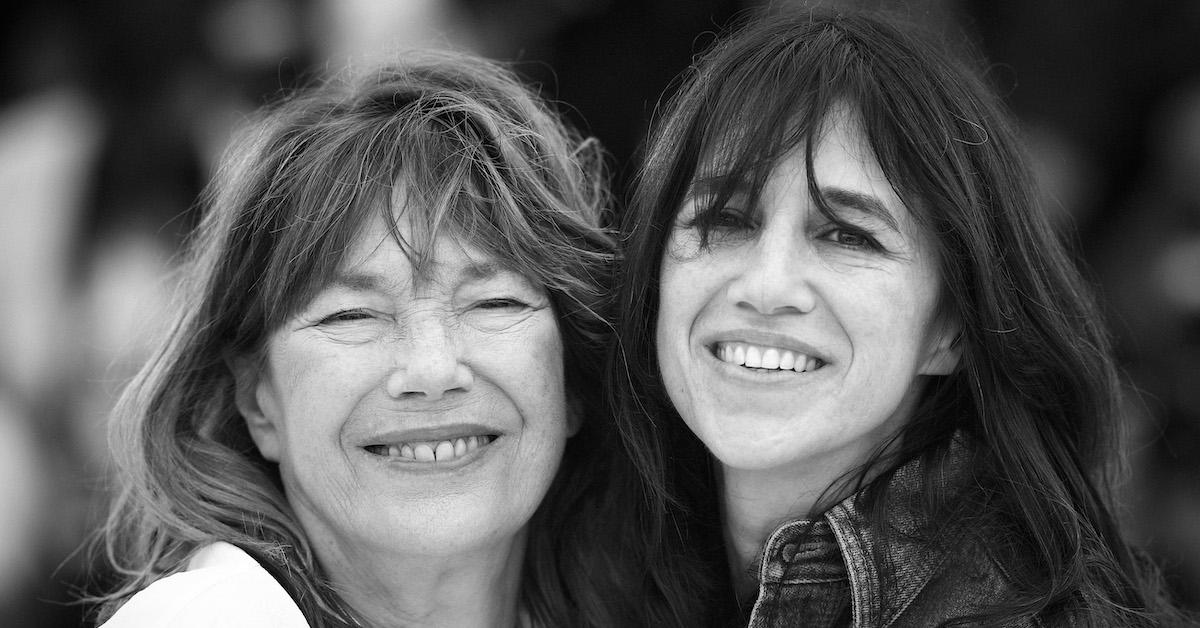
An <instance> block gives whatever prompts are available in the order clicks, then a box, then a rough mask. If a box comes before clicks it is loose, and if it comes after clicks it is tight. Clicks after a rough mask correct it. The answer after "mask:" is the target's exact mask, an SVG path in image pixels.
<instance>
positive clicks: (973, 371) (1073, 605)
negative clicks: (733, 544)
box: [609, 10, 1167, 626]
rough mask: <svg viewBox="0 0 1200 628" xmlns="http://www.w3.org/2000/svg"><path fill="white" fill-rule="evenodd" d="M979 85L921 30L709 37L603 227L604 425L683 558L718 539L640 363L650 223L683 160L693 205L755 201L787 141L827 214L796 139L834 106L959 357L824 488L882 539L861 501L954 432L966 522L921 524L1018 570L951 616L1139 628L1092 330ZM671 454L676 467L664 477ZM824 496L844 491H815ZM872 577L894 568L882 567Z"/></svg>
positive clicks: (659, 230)
mask: <svg viewBox="0 0 1200 628" xmlns="http://www.w3.org/2000/svg"><path fill="white" fill-rule="evenodd" d="M982 76H983V74H982V73H981V72H979V71H978V70H977V69H975V67H974V66H973V65H971V64H969V63H967V62H965V61H961V60H958V59H956V58H955V57H954V56H952V55H947V53H946V51H945V50H944V49H942V48H940V47H939V46H937V45H935V44H934V43H932V40H931V39H927V38H925V37H924V36H923V35H919V34H917V33H916V32H915V31H913V30H911V29H909V28H907V27H904V26H900V25H898V23H896V22H894V21H892V20H891V19H890V18H886V17H882V16H876V15H870V14H854V13H829V14H826V13H820V12H812V11H808V10H805V11H804V12H803V13H796V14H790V13H786V12H775V13H772V14H769V15H766V16H758V17H756V18H751V19H748V20H747V21H746V22H745V23H744V24H741V25H740V28H739V29H738V30H736V32H733V33H732V34H727V36H725V37H723V38H721V39H719V40H718V42H717V44H716V45H715V46H714V47H713V48H712V49H711V50H709V51H708V52H707V53H705V54H704V55H703V56H702V57H701V58H700V60H699V61H698V62H697V64H696V65H695V66H694V67H692V68H691V69H690V71H689V72H688V74H687V75H686V76H685V78H684V79H683V81H682V84H681V86H680V88H679V90H678V91H677V93H676V94H675V95H674V97H673V98H672V99H671V100H670V102H669V103H668V104H667V106H666V107H665V111H664V112H663V113H662V114H661V116H660V118H659V119H658V121H657V123H656V128H655V131H654V133H653V135H652V137H651V139H650V141H649V143H648V145H647V147H646V148H645V154H644V160H643V165H642V169H641V171H640V173H639V177H638V180H637V185H636V189H635V193H634V197H633V200H632V205H631V207H630V210H629V211H628V213H627V214H626V216H625V217H624V220H623V224H622V233H623V235H624V237H626V238H627V247H626V251H625V259H624V261H623V262H622V268H621V270H620V272H619V274H618V284H617V285H618V293H617V294H618V299H617V306H618V308H619V310H618V311H619V312H620V322H619V327H618V334H619V336H620V337H621V338H622V340H623V343H624V346H623V347H621V348H620V349H619V350H618V351H614V352H611V353H610V362H609V363H610V370H611V373H610V377H611V378H613V381H614V384H615V385H614V389H613V392H612V395H613V403H614V404H615V407H617V408H618V410H617V414H618V422H619V423H620V427H621V430H622V434H623V436H624V437H625V439H626V441H627V443H628V445H629V447H630V449H631V450H632V451H633V452H635V454H634V455H636V456H638V458H639V464H640V465H641V467H642V468H643V469H646V470H647V474H648V476H647V480H646V481H647V482H648V483H649V484H650V485H652V486H658V487H661V488H663V489H664V490H661V491H659V492H658V493H657V498H658V500H659V503H660V504H662V505H660V506H659V510H658V511H659V512H660V513H662V512H668V511H671V510H670V507H671V505H674V506H675V507H676V508H677V509H678V508H683V509H684V510H685V511H687V512H688V513H689V514H690V515H692V518H693V519H692V520H693V529H694V530H695V532H694V535H695V536H696V538H697V539H698V542H696V543H691V544H689V545H690V546H691V547H696V546H701V547H707V548H710V549H711V548H714V547H719V541H717V540H716V536H715V535H716V532H714V527H715V526H717V525H719V524H718V523H714V522H713V521H712V519H715V518H716V515H715V513H716V512H717V509H716V507H715V502H714V501H713V498H712V494H714V493H715V492H716V487H715V484H714V481H713V471H712V469H711V468H710V467H709V465H710V464H711V463H710V462H708V461H705V460H704V458H705V454H704V453H703V446H702V444H701V443H699V441H698V440H697V439H696V438H695V437H694V436H693V435H691V434H690V432H689V431H688V429H687V427H686V425H685V424H684V423H683V422H682V420H681V419H680V418H679V416H678V414H677V412H676V411H675V409H674V407H673V406H672V404H671V402H670V399H669V398H668V397H667V395H666V392H665V390H664V388H663V385H662V380H661V377H660V374H659V371H658V365H657V362H658V361H657V356H656V354H655V344H654V321H655V320H656V319H657V311H658V303H659V300H660V299H661V298H669V296H670V295H664V294H660V292H659V288H658V283H659V282H658V280H659V271H660V265H661V263H662V257H663V255H664V247H665V243H666V239H667V236H668V235H669V233H670V230H671V229H670V225H671V223H672V220H673V219H674V217H675V214H676V212H677V211H678V210H679V208H680V207H681V205H682V203H683V200H684V195H685V193H686V190H687V189H688V186H689V184H690V182H691V181H692V179H693V177H695V176H696V174H697V169H698V168H704V169H706V170H707V169H709V168H713V169H714V171H715V172H718V173H720V174H722V175H725V176H724V180H725V181H728V182H729V185H727V186H726V187H727V188H729V189H724V190H719V191H718V193H717V194H716V195H715V196H716V200H715V201H714V202H713V203H712V206H711V207H712V208H713V209H712V211H719V208H720V207H721V206H723V204H724V199H727V198H729V196H730V195H732V194H733V192H734V190H733V189H732V187H733V186H734V185H736V184H738V183H742V184H747V185H748V188H749V189H751V190H756V191H761V189H762V187H763V184H764V181H765V180H766V178H767V177H768V176H769V174H770V172H771V170H772V169H773V165H774V164H775V163H777V162H778V161H779V160H780V159H781V158H782V157H783V156H784V155H787V154H788V153H789V152H790V151H792V150H794V149H795V150H801V151H804V154H806V155H807V156H808V185H809V190H810V194H811V196H812V199H813V202H814V203H815V204H816V205H817V207H819V208H821V210H822V211H824V212H826V213H828V212H829V210H828V208H827V207H826V206H825V203H824V200H823V199H822V198H821V195H820V194H819V193H818V188H817V185H818V184H817V182H816V181H815V179H814V173H813V167H812V154H813V149H814V141H815V139H814V136H816V135H817V134H818V133H819V131H820V129H821V125H822V124H823V123H824V122H825V118H826V116H827V115H828V114H829V113H830V112H831V111H833V110H835V109H836V108H837V107H838V106H839V105H841V104H848V105H849V106H850V107H851V108H852V109H853V110H855V111H856V112H857V114H858V116H859V118H860V120H861V124H862V128H863V132H864V135H865V137H866V138H867V141H868V142H869V146H870V148H871V149H872V150H873V152H874V155H875V157H876V158H877V160H878V162H879V164H880V166H881V167H882V169H883V172H884V173H885V174H886V176H887V180H888V181H889V182H890V183H891V185H892V187H893V188H894V189H895V191H896V192H897V194H898V195H899V197H900V198H901V199H902V200H903V201H904V203H905V205H906V206H907V207H908V208H909V209H910V211H911V212H912V214H913V216H914V218H915V220H916V221H917V223H918V224H919V225H921V227H922V228H923V229H924V230H925V231H926V232H927V233H929V234H931V238H932V240H933V241H934V242H935V244H934V246H935V248H936V251H935V255H936V259H937V261H938V266H939V269H940V272H941V276H942V277H943V283H944V289H943V295H942V299H941V307H942V308H943V309H944V310H945V311H946V313H948V314H950V315H953V316H956V317H957V319H958V320H959V321H960V322H961V329H962V331H961V336H960V337H959V339H958V341H957V342H958V343H959V345H960V347H961V351H962V359H961V362H960V365H959V368H958V370H957V371H956V372H955V373H953V374H951V375H949V376H945V377H940V378H934V379H935V381H934V382H932V384H931V385H930V386H928V387H927V388H926V389H925V390H924V393H923V397H922V398H921V400H920V403H919V407H918V408H917V410H916V411H915V413H914V418H913V419H912V420H911V421H910V423H909V424H908V425H907V426H905V428H903V431H902V433H901V434H900V435H899V436H898V437H897V438H896V439H895V440H894V441H893V442H892V443H890V444H889V445H890V446H891V447H889V448H881V450H880V451H881V452H882V451H885V450H886V451H888V454H887V455H886V456H884V454H882V453H878V454H876V456H875V457H874V458H873V459H872V460H870V461H868V463H867V464H865V465H864V466H863V467H862V468H860V469H858V470H856V471H854V472H853V473H851V474H850V475H849V476H847V478H843V480H845V481H846V482H847V484H846V486H852V487H854V488H855V489H856V490H858V489H865V490H863V491H862V492H861V493H860V495H861V496H862V497H861V499H862V501H861V502H860V503H862V504H863V505H864V506H865V508H866V512H868V513H870V514H871V519H872V520H873V521H875V522H876V526H877V527H878V528H879V529H878V530H876V532H877V533H878V534H880V536H881V537H883V538H885V539H886V538H887V534H888V530H886V529H883V528H884V526H882V525H881V524H882V521H883V515H884V510H885V509H886V495H885V492H884V490H883V489H884V487H885V486H886V484H887V482H888V481H889V479H890V478H891V477H892V475H893V473H894V471H895V470H896V469H897V468H898V467H899V466H900V465H902V464H904V463H905V462H907V461H910V460H913V459H916V458H920V459H922V461H923V463H924V464H923V468H924V469H925V473H926V482H925V486H926V487H932V486H935V485H936V482H934V481H933V479H934V478H935V477H936V475H937V474H938V473H939V469H940V466H939V463H938V461H940V460H942V459H944V456H942V455H941V454H943V453H944V452H945V451H946V449H947V448H948V447H949V444H950V441H951V439H952V436H953V435H954V434H956V433H963V434H965V435H966V436H967V437H968V438H969V439H970V441H971V442H972V443H973V444H974V446H975V447H976V448H977V452H976V455H973V456H972V457H971V462H970V464H971V465H972V467H973V468H972V469H970V470H969V472H968V477H973V478H976V479H977V481H978V486H977V487H976V488H978V489H980V490H979V491H978V493H979V494H980V495H981V497H980V499H979V502H980V503H979V504H978V506H979V507H978V508H976V509H975V510H974V511H973V512H966V511H964V510H963V509H961V508H960V506H961V505H960V504H956V503H952V500H951V499H950V497H951V496H949V495H941V494H937V493H936V492H934V493H930V494H928V495H926V503H925V504H924V506H923V507H924V508H925V510H926V514H927V515H929V520H930V521H938V520H939V519H944V517H945V516H947V515H950V516H958V517H970V518H971V519H972V523H973V524H976V525H980V526H984V525H986V526H993V529H997V528H998V532H999V534H997V536H995V537H992V538H1000V539H1014V540H1013V545H1014V548H1013V549H1014V551H1016V552H1017V554H1018V555H1024V556H1027V557H1028V558H1027V559H1025V560H1024V562H1025V563H1026V564H1025V565H1023V566H1025V567H1028V569H1026V570H1024V571H1023V572H1021V573H1017V574H1015V578H1016V580H1017V582H1016V585H1017V586H1016V588H1017V590H1018V591H1019V592H1020V593H1019V595H1018V597H1017V598H1015V599H1013V600H1006V601H1002V602H998V603H997V604H996V605H995V607H994V608H992V609H990V610H989V611H988V612H987V613H986V614H985V615H980V616H978V617H974V618H971V620H970V621H975V622H986V623H989V625H991V624H992V623H995V624H1004V623H1005V621H1007V620H1010V619H1013V618H1016V617H1021V616H1027V615H1031V614H1042V615H1045V616H1050V615H1054V614H1056V613H1059V612H1061V613H1065V614H1069V615H1074V616H1078V617H1082V618H1084V619H1085V620H1086V621H1088V622H1096V623H1099V624H1103V625H1127V626H1133V625H1140V624H1141V623H1149V622H1150V621H1152V617H1153V614H1154V612H1155V609H1156V608H1157V607H1158V605H1159V593H1158V591H1159V588H1158V583H1157V580H1156V578H1155V577H1154V576H1153V574H1152V571H1153V570H1151V569H1149V568H1148V567H1145V566H1144V565H1143V561H1142V560H1141V559H1139V558H1138V556H1137V554H1136V553H1135V552H1134V551H1133V550H1132V549H1131V548H1130V546H1129V545H1128V544H1127V543H1126V541H1124V540H1123V538H1122V536H1121V533H1120V530H1119V526H1118V522H1117V519H1116V517H1115V515H1114V512H1113V508H1112V505H1111V504H1112V498H1111V490H1110V486H1111V480H1112V479H1113V477H1114V476H1113V473H1112V471H1113V470H1114V468H1115V465H1114V462H1115V461H1116V460H1118V455H1117V451H1118V449H1117V447H1118V442H1119V438H1118V436H1119V432H1120V422H1121V419H1122V417H1121V397H1120V395H1121V392H1120V391H1121V383H1120V381H1119V378H1118V374H1117V370H1116V368H1115V367H1114V363H1113V358H1112V357H1111V352H1110V345H1109V338H1108V335H1107V333H1106V331H1105V329H1104V327H1103V324H1102V322H1101V317H1100V314H1099V312H1098V310H1097V307H1096V305H1095V303H1094V302H1093V298H1092V296H1091V294H1090V291H1089V288H1088V286H1087V284H1086V282H1085V281H1084V280H1083V279H1082V278H1081V275H1080V273H1079V271H1078V270H1077V268H1076V266H1075V264H1074V262H1073V260H1072V257H1071V255H1070V254H1069V252H1068V250H1067V248H1066V246H1065V244H1064V242H1062V241H1061V237H1060V234H1057V233H1056V232H1055V231H1054V229H1053V228H1052V227H1051V225H1050V223H1049V221H1048V220H1047V217H1046V215H1045V214H1044V212H1043V210H1042V208H1040V207H1038V206H1037V203H1036V202H1035V198H1034V194H1033V190H1034V185H1033V183H1032V179H1031V175H1030V173H1029V172H1028V171H1027V169H1026V159H1025V157H1024V156H1023V155H1022V153H1021V149H1020V143H1019V139H1018V134H1017V132H1016V130H1015V128H1014V124H1013V123H1012V121H1011V118H1010V114H1009V113H1008V112H1007V111H1006V110H1005V108H1004V106H1003V105H1002V103H1001V102H1000V100H999V99H998V98H997V97H996V96H995V95H994V93H993V90H992V89H991V88H990V87H989V86H987V85H986V84H985V83H984V81H983V80H982V79H981V77H982ZM755 193H757V192H755ZM699 222H701V223H703V222H704V221H699ZM667 451H669V452H670V453H669V456H670V459H668V458H667V454H666V453H665V452H667ZM681 459H682V460H686V461H689V462H687V464H689V465H691V466H690V467H688V468H680V463H679V462H678V461H679V460H681ZM880 469H882V470H883V472H882V473H881V474H879V475H876V474H877V473H879V471H880ZM826 497H839V498H840V497H845V493H844V492H843V493H840V494H839V493H838V492H837V491H835V490H833V487H831V490H830V492H827V494H826ZM821 503H823V504H824V505H825V507H828V506H830V505H832V504H831V503H829V502H828V500H826V499H823V500H822V501H821ZM818 508H820V505H819V506H818ZM811 514H813V515H816V514H819V512H817V513H811ZM668 540H671V539H668ZM718 553H719V552H718ZM709 562H710V563H718V562H720V558H719V557H717V556H716V555H714V554H710V555H709ZM881 567H883V568H884V571H883V572H882V573H884V574H890V576H889V577H894V575H895V572H894V567H893V568H892V569H890V570H889V569H887V566H886V565H881ZM718 577H720V576H718ZM1163 606H1164V608H1167V607H1166V606H1165V605H1163ZM972 625H974V624H972Z"/></svg>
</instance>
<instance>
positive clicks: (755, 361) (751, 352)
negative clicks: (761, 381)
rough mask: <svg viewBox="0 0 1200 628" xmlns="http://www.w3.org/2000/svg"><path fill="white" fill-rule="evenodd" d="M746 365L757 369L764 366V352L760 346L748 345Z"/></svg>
mask: <svg viewBox="0 0 1200 628" xmlns="http://www.w3.org/2000/svg"><path fill="white" fill-rule="evenodd" d="M746 366H748V367H750V368H755V369H756V368H760V367H762V353H761V352H760V351H759V349H758V347H753V346H751V347H746Z"/></svg>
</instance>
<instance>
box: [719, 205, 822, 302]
mask: <svg viewBox="0 0 1200 628" xmlns="http://www.w3.org/2000/svg"><path fill="white" fill-rule="evenodd" d="M819 264H820V260H818V259H817V258H816V256H815V255H814V254H813V252H812V251H811V250H810V247H809V245H808V243H807V241H806V239H805V238H804V236H803V235H802V234H797V233H795V232H794V230H792V229H790V228H787V225H780V224H778V223H776V224H771V222H768V223H767V224H766V225H764V229H763V230H762V231H761V232H760V233H759V236H758V238H757V239H756V240H755V242H754V244H753V247H752V249H751V250H750V251H747V252H746V255H744V256H743V257H742V258H741V263H740V268H739V272H738V274H737V275H736V276H735V277H734V278H733V279H732V281H731V282H730V285H729V297H730V299H732V300H733V301H734V303H735V304H736V305H737V307H738V308H740V309H746V310H751V311H754V312H757V313H759V314H764V315H774V314H787V313H793V314H803V313H808V312H811V311H813V309H814V308H815V307H816V305H817V294H816V292H815V291H814V288H813V285H812V283H811V280H812V270H813V269H814V268H816V267H817V265H819Z"/></svg>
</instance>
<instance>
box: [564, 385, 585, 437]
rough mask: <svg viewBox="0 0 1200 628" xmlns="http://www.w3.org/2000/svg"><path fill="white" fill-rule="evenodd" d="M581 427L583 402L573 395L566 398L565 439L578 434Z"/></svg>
mask: <svg viewBox="0 0 1200 628" xmlns="http://www.w3.org/2000/svg"><path fill="white" fill-rule="evenodd" d="M582 427H583V402H582V401H580V400H579V397H576V396H575V395H569V396H568V398H567V438H571V437H572V436H574V435H576V434H578V433H579V430H580V429H581V428H582Z"/></svg>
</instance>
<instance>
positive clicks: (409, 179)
mask: <svg viewBox="0 0 1200 628" xmlns="http://www.w3.org/2000/svg"><path fill="white" fill-rule="evenodd" d="M380 106H383V105H382V104H381V105H380ZM386 106H387V107H389V108H390V109H391V110H392V111H390V112H389V113H388V119H387V120H386V121H383V122H381V121H380V120H379V116H378V115H374V116H372V115H367V114H369V113H371V112H369V111H368V112H366V113H364V114H363V115H360V116H354V115H328V116H326V118H325V119H324V120H322V121H320V122H316V123H308V124H304V125H296V126H297V127H298V128H299V129H300V130H299V131H297V132H296V134H295V135H294V136H293V137H290V138H288V141H287V142H286V143H285V144H286V146H284V147H281V148H280V149H278V152H280V153H282V154H286V155H287V156H288V158H287V159H286V160H285V161H284V162H283V163H282V164H281V165H280V166H279V168H278V169H277V170H276V172H275V173H274V175H273V177H272V182H271V187H270V189H269V190H268V192H267V194H266V195H265V198H266V199H268V200H269V201H270V202H273V203H275V204H276V205H277V207H276V208H275V210H274V211H273V212H272V213H273V214H274V216H275V218H274V219H273V220H271V228H270V230H271V233H272V237H273V238H274V239H275V243H274V245H273V246H270V247H268V250H269V251H270V253H269V260H268V262H267V264H266V267H265V268H264V272H263V274H262V276H261V277H262V279H261V282H260V284H259V287H260V289H261V290H262V292H263V297H264V298H263V304H262V307H263V309H264V322H265V325H266V328H267V329H275V328H277V327H278V326H280V325H282V324H283V323H284V322H285V321H286V320H287V319H288V318H289V317H290V316H292V315H294V314H295V313H296V312H297V311H299V310H300V309H302V308H303V307H304V306H305V305H307V303H309V302H310V301H311V299H312V298H313V297H314V296H315V294H316V293H317V292H318V291H319V290H320V289H321V288H322V287H324V286H325V285H327V284H328V282H330V281H331V280H332V278H333V277H334V276H335V274H336V273H337V271H338V269H339V267H340V266H341V265H342V264H343V263H344V262H345V258H346V254H347V251H349V250H350V249H351V248H352V247H353V245H354V244H355V241H356V239H357V237H358V235H359V234H360V233H361V232H362V230H363V228H364V226H365V225H366V224H367V223H368V222H369V221H370V219H371V218H372V217H374V216H376V215H378V216H379V217H381V218H382V219H383V221H384V224H386V225H388V229H389V232H390V234H391V237H392V238H393V240H394V241H395V242H396V243H397V244H398V245H399V246H400V248H401V250H402V251H403V252H404V253H405V255H406V256H407V257H408V259H409V260H410V262H411V263H412V265H413V268H414V272H415V273H416V274H417V276H418V277H426V278H427V277H428V276H429V273H430V272H431V270H432V269H431V267H430V265H431V260H432V254H433V244H434V242H435V240H436V239H437V238H438V237H446V236H451V237H457V238H461V239H462V240H464V241H466V242H469V243H471V244H472V245H473V246H475V247H477V248H479V249H480V250H482V251H484V252H485V253H487V254H488V255H490V256H492V257H493V258H494V259H495V260H496V262H498V263H500V264H501V265H504V266H506V267H508V268H510V269H512V270H514V271H515V272H518V273H520V274H522V275H524V276H526V277H527V278H529V279H530V280H531V281H533V282H534V283H535V284H537V285H540V286H543V287H546V288H549V289H551V290H554V289H557V290H560V291H564V292H570V293H578V292H579V291H580V288H581V287H588V286H589V279H590V278H587V277H581V268H587V267H590V266H591V265H592V264H594V263H595V262H596V261H597V260H599V259H601V258H607V252H606V251H604V252H601V251H602V250H603V248H602V247H599V246H597V244H598V243H596V242H589V241H588V240H589V239H592V240H594V239H595V235H594V231H595V228H596V227H595V225H593V224H591V223H590V222H589V221H588V220H587V218H586V213H585V212H587V211H589V210H592V209H593V208H592V207H591V206H592V205H594V204H595V200H594V199H587V198H582V197H581V198H572V197H567V198H564V190H563V189H560V188H570V189H575V188H583V187H585V183H586V180H587V178H588V177H587V176H586V175H585V174H584V173H583V172H582V171H580V170H578V169H576V171H575V172H570V173H563V172H548V170H549V168H551V167H554V168H562V167H563V162H565V161H567V160H568V159H578V160H584V159H586V152H587V151H588V150H592V148H591V147H590V145H588V144H585V145H584V146H582V147H581V148H580V149H579V153H577V154H576V155H569V156H567V155H564V156H561V158H556V159H557V160H558V163H551V162H552V160H551V159H550V158H548V157H546V155H549V154H552V152H553V149H551V148H548V147H545V146H541V145H539V142H542V141H544V140H543V139H542V138H541V137H540V136H539V135H538V134H537V133H535V132H533V131H532V130H530V129H523V128H516V127H512V125H509V127H508V128H505V126H504V125H502V124H498V123H496V121H494V120H492V119H490V118H489V117H488V116H492V117H495V114H494V113H493V112H491V111H489V110H487V109H485V108H483V107H479V106H478V105H475V106H474V108H472V106H471V104H470V103H463V102H456V101H451V100H446V99H443V98H440V97H438V96H437V95H433V96H422V97H417V98H414V99H412V100H411V101H410V102H409V103H407V104H403V105H402V106H399V107H398V108H397V103H396V102H395V101H394V100H389V101H388V102H387V103H386ZM359 107H360V108H362V105H361V104H359ZM376 113H377V112H376ZM596 150H598V149H596ZM557 152H559V153H561V152H562V151H561V149H557ZM568 176H570V177H574V180H566V181H561V182H560V183H558V184H557V185H555V184H554V182H556V181H560V180H562V179H567V178H568ZM373 212H374V213H373ZM592 258H595V259H592ZM589 290H591V291H595V288H594V287H593V288H589Z"/></svg>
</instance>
